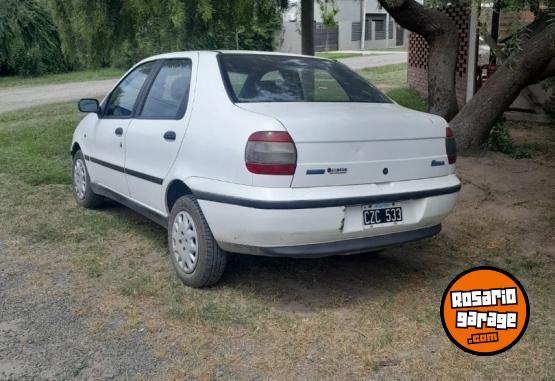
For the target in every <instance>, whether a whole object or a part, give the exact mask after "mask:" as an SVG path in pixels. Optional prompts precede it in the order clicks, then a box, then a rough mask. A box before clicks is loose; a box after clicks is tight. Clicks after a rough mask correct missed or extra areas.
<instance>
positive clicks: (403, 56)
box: [338, 52, 407, 70]
mask: <svg viewBox="0 0 555 381" xmlns="http://www.w3.org/2000/svg"><path fill="white" fill-rule="evenodd" d="M338 61H339V62H342V63H344V64H345V65H347V66H349V67H350V68H351V69H353V70H362V69H364V68H366V67H378V66H385V65H393V64H400V63H404V62H407V52H391V53H387V54H379V55H378V54H373V55H366V56H361V57H349V58H341V59H338Z"/></svg>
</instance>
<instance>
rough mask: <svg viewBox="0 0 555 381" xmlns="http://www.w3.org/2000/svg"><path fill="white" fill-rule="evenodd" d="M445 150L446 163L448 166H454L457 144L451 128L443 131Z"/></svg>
mask: <svg viewBox="0 0 555 381" xmlns="http://www.w3.org/2000/svg"><path fill="white" fill-rule="evenodd" d="M445 150H446V151H447V161H449V164H455V162H456V161H457V143H456V142H455V134H453V130H452V129H451V127H447V128H446V129H445Z"/></svg>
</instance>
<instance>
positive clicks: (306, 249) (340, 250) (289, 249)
mask: <svg viewBox="0 0 555 381" xmlns="http://www.w3.org/2000/svg"><path fill="white" fill-rule="evenodd" d="M440 231H441V225H435V226H430V227H427V228H422V229H417V230H409V231H406V232H400V233H393V234H384V235H378V236H373V237H365V238H356V239H348V240H343V241H336V242H325V243H313V244H309V245H296V246H266V247H253V246H244V245H234V244H228V243H223V244H222V245H221V246H222V248H223V249H224V250H227V251H230V252H238V253H245V254H253V255H264V256H269V257H295V258H319V257H327V256H329V255H335V254H357V253H363V252H367V251H376V250H381V249H384V248H386V247H390V246H396V245H401V244H403V243H407V242H413V241H418V240H421V239H424V238H429V237H432V236H434V235H436V234H438V233H439V232H440Z"/></svg>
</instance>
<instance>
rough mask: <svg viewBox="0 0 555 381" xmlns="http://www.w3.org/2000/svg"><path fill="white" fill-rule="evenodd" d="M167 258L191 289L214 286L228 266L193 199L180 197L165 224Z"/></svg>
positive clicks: (187, 196)
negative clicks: (168, 256) (167, 248)
mask: <svg viewBox="0 0 555 381" xmlns="http://www.w3.org/2000/svg"><path fill="white" fill-rule="evenodd" d="M168 247H169V252H170V258H171V261H172V264H173V267H174V269H175V271H176V273H177V276H178V277H179V279H181V281H182V282H183V283H184V284H185V285H187V286H189V287H194V288H202V287H207V286H210V285H213V284H215V283H216V282H218V280H219V279H220V278H221V276H222V274H223V272H224V269H225V265H226V263H227V253H226V252H225V251H223V250H222V249H220V247H219V246H218V243H217V242H216V240H215V239H214V236H213V235H212V231H211V230H210V227H209V226H208V223H207V222H206V219H205V218H204V215H203V214H202V210H201V209H200V206H199V205H198V203H197V200H196V199H195V197H194V196H193V195H186V196H182V197H180V198H179V199H178V200H177V201H176V202H175V204H174V205H173V208H172V211H171V214H170V218H169V221H168Z"/></svg>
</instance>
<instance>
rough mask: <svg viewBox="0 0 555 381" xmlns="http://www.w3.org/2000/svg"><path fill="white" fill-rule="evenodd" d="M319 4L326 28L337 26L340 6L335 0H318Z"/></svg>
mask: <svg viewBox="0 0 555 381" xmlns="http://www.w3.org/2000/svg"><path fill="white" fill-rule="evenodd" d="M318 5H319V6H320V16H321V17H322V22H323V24H324V26H325V27H326V28H331V27H334V26H336V25H337V22H336V21H335V16H337V14H338V13H339V8H338V7H337V4H335V0H318Z"/></svg>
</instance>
